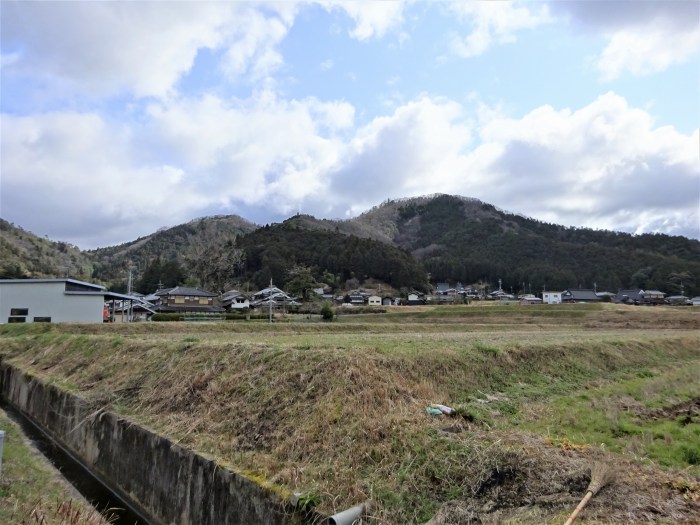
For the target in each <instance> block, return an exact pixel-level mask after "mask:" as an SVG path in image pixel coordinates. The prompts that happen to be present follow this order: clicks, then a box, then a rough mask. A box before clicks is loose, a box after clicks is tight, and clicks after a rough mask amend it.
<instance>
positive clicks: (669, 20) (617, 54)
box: [551, 0, 700, 81]
mask: <svg viewBox="0 0 700 525" xmlns="http://www.w3.org/2000/svg"><path fill="white" fill-rule="evenodd" d="M551 7H552V10H553V11H554V12H555V13H557V14H560V15H563V16H566V17H568V18H570V19H571V21H572V22H573V24H574V26H575V27H579V28H581V29H582V30H584V31H590V32H593V33H598V34H600V35H602V36H603V37H604V38H605V39H606V40H607V44H606V46H605V48H604V49H603V51H602V52H601V54H600V56H598V57H597V58H596V59H595V66H596V68H597V69H598V72H599V73H600V77H601V80H603V81H611V80H615V79H616V78H618V77H620V76H621V75H622V74H624V73H626V72H628V73H631V74H632V75H635V76H642V75H649V74H652V73H658V72H660V71H664V70H666V69H668V68H669V67H671V66H673V65H675V64H682V63H685V62H687V61H688V60H690V59H691V57H693V56H697V54H698V51H700V3H698V2H697V1H685V0H681V1H677V0H668V1H663V2H661V1H656V2H652V1H650V2H629V1H614V0H613V1H608V2H551Z"/></svg>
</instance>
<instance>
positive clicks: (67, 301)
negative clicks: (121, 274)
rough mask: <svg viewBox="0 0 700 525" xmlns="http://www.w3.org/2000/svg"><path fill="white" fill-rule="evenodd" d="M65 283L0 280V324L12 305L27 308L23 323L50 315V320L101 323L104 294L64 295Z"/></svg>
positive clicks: (6, 317)
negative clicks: (9, 281) (3, 281)
mask: <svg viewBox="0 0 700 525" xmlns="http://www.w3.org/2000/svg"><path fill="white" fill-rule="evenodd" d="M65 288H66V283H65V282H64V281H56V282H32V281H26V282H21V281H18V282H11V283H0V323H7V322H8V318H9V317H10V314H11V311H12V309H13V308H26V309H27V310H28V313H27V315H26V316H25V317H26V322H27V323H31V322H33V321H34V319H35V318H37V317H44V318H46V317H50V318H51V322H52V323H101V322H102V314H103V308H104V295H101V294H96V295H79V294H78V295H66V294H65Z"/></svg>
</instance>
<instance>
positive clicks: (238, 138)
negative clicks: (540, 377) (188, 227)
mask: <svg viewBox="0 0 700 525" xmlns="http://www.w3.org/2000/svg"><path fill="white" fill-rule="evenodd" d="M0 10H1V11H0V20H1V24H2V27H1V30H2V31H1V33H0V37H1V68H2V69H1V82H2V85H1V88H2V92H1V95H2V96H1V99H0V106H1V108H0V109H1V113H2V115H1V119H2V120H1V128H0V141H1V146H2V150H1V158H0V160H1V162H2V163H1V170H2V171H1V172H0V176H1V179H0V182H1V186H0V190H1V193H0V207H1V208H0V212H1V216H2V217H3V218H4V219H6V220H9V221H11V222H14V223H15V224H17V225H19V226H21V227H23V228H25V229H27V230H30V231H33V232H34V233H36V234H38V235H42V236H43V235H47V236H48V237H49V238H51V239H53V240H62V241H68V242H71V243H74V244H76V245H78V246H79V247H81V248H94V247H98V246H108V245H113V244H117V243H121V242H126V241H129V240H133V239H135V238H136V237H138V236H141V235H146V234H149V233H152V232H153V231H155V230H157V229H158V228H161V227H165V226H173V225H176V224H180V223H182V222H186V221H189V220H191V219H193V218H196V217H201V216H206V215H213V214H239V215H241V216H243V217H245V218H247V219H249V220H252V221H253V222H256V223H258V224H265V223H271V222H277V221H279V220H282V219H284V218H286V217H288V216H290V215H292V214H294V213H297V212H302V213H309V214H312V215H315V216H317V217H323V218H349V217H352V216H355V215H357V214H358V213H361V212H362V211H365V210H366V209H368V208H370V207H372V206H374V205H377V204H379V203H381V202H382V201H384V200H386V199H395V198H401V197H411V196H418V195H426V194H433V193H449V194H458V195H464V196H468V197H475V198H478V199H481V200H483V201H485V202H488V203H491V204H494V205H496V206H498V207H500V208H502V209H505V210H508V211H512V212H516V213H521V214H524V215H527V216H531V217H535V218H538V219H541V220H545V221H548V222H555V223H559V224H564V225H575V226H588V227H594V228H605V229H614V230H621V231H628V232H636V233H642V232H663V233H669V234H675V235H685V236H689V237H694V238H698V237H700V232H699V217H698V207H699V202H700V161H699V153H698V150H699V147H700V146H699V142H700V137H699V130H698V121H699V117H700V97H699V96H698V92H699V89H700V53H699V49H700V2H698V1H696V0H687V1H685V0H684V1H680V2H674V1H668V0H665V1H657V2H645V1H643V0H639V1H634V2H631V1H606V0H600V1H572V2H569V1H565V0H557V1H551V2H546V1H513V2H507V1H464V0H461V1H457V2H448V1H443V2H427V1H418V2H411V1H389V2H359V1H357V2H340V1H336V0H325V1H317V2H313V1H309V2H303V1H300V2H291V1H283V2H272V3H263V2H254V3H244V2H216V3H206V2H186V1H179V2H175V1H169V2H167V1H163V2H155V1H152V2H140V1H135V2H37V1H33V2H12V1H6V0H3V1H2V3H1V4H0Z"/></svg>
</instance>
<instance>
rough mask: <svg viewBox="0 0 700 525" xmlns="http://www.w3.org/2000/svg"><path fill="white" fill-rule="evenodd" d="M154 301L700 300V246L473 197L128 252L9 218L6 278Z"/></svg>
mask: <svg viewBox="0 0 700 525" xmlns="http://www.w3.org/2000/svg"><path fill="white" fill-rule="evenodd" d="M129 274H131V283H132V290H135V291H138V292H141V293H144V294H147V293H152V292H153V291H155V290H156V289H157V288H158V287H171V286H176V285H181V284H185V285H188V286H199V287H202V288H205V289H208V290H212V291H217V292H219V291H224V290H228V289H231V288H236V289H240V290H243V291H246V290H247V291H251V290H256V289H260V288H263V287H265V286H267V285H268V284H269V283H270V280H272V281H273V282H274V284H275V285H277V286H280V287H283V288H285V289H288V291H289V292H290V293H296V294H297V295H299V296H302V295H308V292H309V290H311V289H312V288H316V287H323V286H325V287H328V288H331V289H332V290H334V291H342V290H349V289H352V288H357V287H360V286H362V285H363V284H365V283H367V282H372V283H382V284H383V285H385V286H386V289H387V290H391V289H393V290H394V291H395V292H396V293H403V294H405V293H407V292H408V291H409V290H411V289H415V290H419V291H427V290H429V288H430V287H431V285H434V284H435V283H436V282H449V283H451V284H454V283H456V282H461V283H463V284H464V285H465V286H466V285H477V286H481V287H482V288H487V289H491V290H493V289H495V288H497V286H498V280H499V279H500V280H501V282H502V286H503V289H504V290H505V291H510V292H513V293H523V292H530V293H538V292H541V291H542V290H543V289H547V290H558V289H565V288H594V287H595V288H596V289H597V290H599V291H601V290H607V291H612V292H615V291H617V290H618V289H626V288H643V289H658V290H661V291H664V292H666V293H667V294H669V295H675V294H680V293H684V294H685V295H687V296H692V295H698V294H700V242H699V241H697V240H694V239H688V238H685V237H679V236H668V235H663V234H644V235H631V234H628V233H621V232H613V231H601V230H592V229H588V228H573V227H564V226H560V225H555V224H549V223H544V222H541V221H537V220H534V219H531V218H527V217H523V216H520V215H515V214H512V213H508V212H505V211H502V210H499V209H497V208H496V207H494V206H492V205H490V204H487V203H483V202H481V201H478V200H476V199H470V198H466V197H459V196H451V195H435V196H427V197H419V198H412V199H400V200H389V201H386V202H384V203H382V204H381V205H379V206H377V207H375V208H372V209H371V210H369V211H367V212H365V213H363V214H362V215H360V216H358V217H356V218H354V219H349V220H344V221H331V220H325V219H324V220H319V219H316V218H314V217H311V216H308V215H295V216H293V217H290V218H289V219H287V220H286V221H284V222H282V223H277V224H268V225H265V226H257V225H254V224H253V223H251V222H249V221H247V220H245V219H243V218H241V217H238V216H214V217H205V218H201V219H196V220H194V221H191V222H189V223H186V224H182V225H178V226H175V227H173V228H167V229H162V230H159V231H157V232H155V233H153V234H151V235H149V236H146V237H143V238H139V239H136V240H135V241H132V242H129V243H125V244H122V245H119V246H112V247H106V248H100V249H96V250H87V251H86V250H80V249H79V248H78V247H76V246H73V245H70V244H68V243H65V242H56V241H52V240H49V239H47V238H41V237H38V236H36V235H34V234H32V233H30V232H27V231H25V230H23V229H22V228H21V227H19V226H16V225H13V224H10V223H9V222H7V221H5V220H2V219H0V278H5V279H7V278H29V277H33V278H37V277H71V278H75V279H81V280H88V281H91V282H99V283H101V284H104V285H106V286H107V287H108V288H109V289H111V290H113V291H121V292H125V291H127V288H128V286H129Z"/></svg>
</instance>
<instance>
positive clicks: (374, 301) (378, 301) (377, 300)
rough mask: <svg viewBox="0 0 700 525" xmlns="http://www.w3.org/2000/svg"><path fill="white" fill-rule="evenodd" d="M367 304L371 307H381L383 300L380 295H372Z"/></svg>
mask: <svg viewBox="0 0 700 525" xmlns="http://www.w3.org/2000/svg"><path fill="white" fill-rule="evenodd" d="M367 304H368V305H369V306H381V305H382V298H381V297H379V296H378V295H370V296H369V298H368V299H367Z"/></svg>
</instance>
